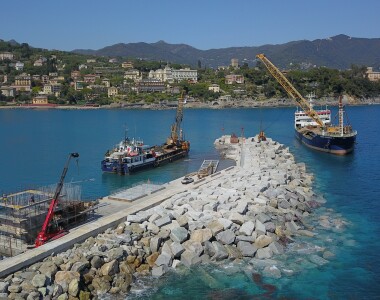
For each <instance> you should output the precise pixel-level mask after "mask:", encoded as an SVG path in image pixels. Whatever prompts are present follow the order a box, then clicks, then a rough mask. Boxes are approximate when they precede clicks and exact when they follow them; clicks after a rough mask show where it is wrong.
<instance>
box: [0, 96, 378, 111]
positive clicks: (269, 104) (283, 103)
mask: <svg viewBox="0 0 380 300" xmlns="http://www.w3.org/2000/svg"><path fill="white" fill-rule="evenodd" d="M325 105H326V106H333V107H334V106H338V101H321V102H319V103H318V106H325ZM347 105H348V106H368V105H380V97H379V98H373V99H361V101H350V102H348V103H347ZM184 107H185V108H186V109H244V108H283V107H297V105H296V104H295V103H294V102H293V101H291V100H290V99H269V100H267V101H263V102H255V101H246V102H245V101H244V100H236V101H230V102H228V103H225V102H220V101H213V102H210V103H205V102H188V103H185V105H184ZM0 109H34V110H39V109H43V110H50V109H61V110H98V109H131V110H132V109H145V110H170V109H176V106H171V105H170V106H169V105H166V104H142V103H136V104H126V103H114V104H111V105H103V106H99V107H93V106H79V105H55V106H44V105H28V106H22V105H6V106H0Z"/></svg>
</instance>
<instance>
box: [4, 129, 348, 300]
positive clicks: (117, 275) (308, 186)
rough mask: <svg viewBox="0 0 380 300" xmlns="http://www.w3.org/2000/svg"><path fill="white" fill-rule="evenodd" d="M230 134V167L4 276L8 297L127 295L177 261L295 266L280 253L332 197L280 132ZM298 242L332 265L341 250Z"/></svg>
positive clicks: (259, 268)
mask: <svg viewBox="0 0 380 300" xmlns="http://www.w3.org/2000/svg"><path fill="white" fill-rule="evenodd" d="M229 141H230V139H229V137H228V136H223V137H221V138H220V139H218V140H216V141H215V146H216V147H217V148H218V149H219V150H220V151H221V152H222V153H224V154H225V156H226V157H229V158H231V159H234V160H235V161H236V162H237V166H236V167H234V168H233V169H232V170H230V171H229V172H228V173H226V175H223V176H221V177H215V179H214V180H212V181H210V182H207V183H205V184H199V183H198V184H190V185H189V186H188V189H187V190H186V191H184V192H182V193H179V194H177V195H174V196H172V197H171V198H169V199H167V200H166V201H164V202H163V203H162V204H161V205H158V206H156V207H153V208H150V209H148V210H145V211H140V212H138V213H136V214H134V215H129V216H128V217H127V221H126V222H124V223H121V224H119V225H118V226H117V227H116V228H110V229H108V230H107V231H106V232H104V233H103V234H100V235H98V236H96V237H91V238H89V239H87V240H86V241H85V242H83V243H82V244H76V245H75V246H74V247H73V248H72V249H69V250H67V251H65V252H63V253H59V254H57V255H55V256H51V257H49V258H47V259H45V260H44V261H42V262H40V263H36V264H33V265H31V266H30V267H28V268H26V269H24V270H22V271H19V272H16V273H14V274H12V275H10V276H8V277H6V278H3V279H2V280H1V281H0V297H10V298H13V299H16V298H23V299H40V298H41V297H45V298H46V299H62V300H63V299H69V298H70V299H75V298H79V299H90V298H92V297H98V296H100V295H103V294H106V293H108V294H113V295H124V294H127V293H128V292H129V291H130V289H131V288H132V289H133V286H134V281H135V280H136V278H139V277H141V276H153V277H156V278H158V277H161V276H163V275H164V274H165V273H167V272H169V271H172V270H175V269H180V268H187V267H191V266H194V265H198V264H224V263H226V261H227V262H228V263H230V262H234V263H241V262H245V264H246V266H247V270H248V272H251V273H250V276H251V277H252V274H258V273H257V272H260V273H261V274H262V275H263V276H268V277H272V278H279V277H281V276H284V275H286V276H290V275H292V273H293V272H294V271H293V270H292V269H288V268H286V267H284V266H283V265H282V264H281V263H278V262H277V261H276V260H275V259H276V258H277V257H280V256H281V255H284V253H285V252H286V249H287V248H288V246H289V244H290V243H292V241H293V240H294V239H295V238H296V237H305V238H312V237H313V236H314V235H315V232H313V228H312V226H310V225H308V223H307V222H306V221H305V220H306V219H307V217H308V216H309V214H310V213H311V212H312V211H313V209H314V208H316V207H319V206H321V205H322V204H323V203H324V199H323V198H322V197H319V196H317V195H316V194H315V193H314V192H313V189H312V177H313V176H312V175H311V174H308V173H307V172H306V167H305V164H303V163H296V162H295V160H294V157H293V155H292V154H291V153H290V152H289V149H288V148H286V147H285V146H284V145H281V144H279V143H277V142H275V141H272V140H271V139H267V141H264V142H260V143H258V142H257V137H254V138H247V139H245V140H244V141H240V142H239V143H237V144H231V143H230V142H229ZM227 174H228V175H227ZM327 223H328V225H329V226H333V225H332V222H331V221H329V218H323V219H321V221H320V224H322V226H323V225H324V224H327ZM335 223H337V222H335ZM335 223H334V224H335ZM338 223H339V226H342V224H343V222H338ZM294 251H309V253H310V255H311V256H310V260H309V263H312V264H314V265H324V264H325V263H327V262H328V261H327V257H331V255H333V254H332V253H331V252H328V251H324V249H322V248H319V249H317V250H315V249H309V248H308V247H299V248H297V249H296V250H294ZM320 254H321V255H320ZM324 254H326V255H324ZM254 276H256V277H257V276H259V275H254ZM254 276H253V277H254ZM260 276H261V275H260Z"/></svg>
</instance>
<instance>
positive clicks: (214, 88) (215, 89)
mask: <svg viewBox="0 0 380 300" xmlns="http://www.w3.org/2000/svg"><path fill="white" fill-rule="evenodd" d="M208 90H209V91H212V92H214V93H219V92H220V86H219V85H218V84H212V85H210V86H209V87H208Z"/></svg>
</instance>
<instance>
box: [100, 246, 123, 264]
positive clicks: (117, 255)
mask: <svg viewBox="0 0 380 300" xmlns="http://www.w3.org/2000/svg"><path fill="white" fill-rule="evenodd" d="M105 255H106V256H107V258H108V260H110V261H111V260H121V259H122V258H123V257H124V255H125V253H124V249H123V248H122V247H117V248H113V249H111V250H109V251H107V252H106V253H105Z"/></svg>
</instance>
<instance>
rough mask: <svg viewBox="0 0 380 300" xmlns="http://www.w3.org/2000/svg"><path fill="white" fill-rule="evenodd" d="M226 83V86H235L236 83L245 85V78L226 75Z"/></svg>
mask: <svg viewBox="0 0 380 300" xmlns="http://www.w3.org/2000/svg"><path fill="white" fill-rule="evenodd" d="M225 83H226V84H234V83H238V84H242V83H244V76H243V75H235V74H231V75H226V77H225Z"/></svg>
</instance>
